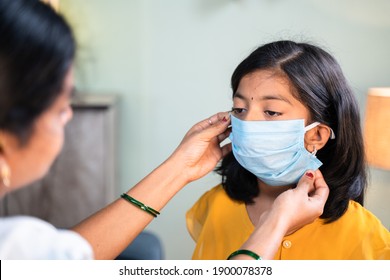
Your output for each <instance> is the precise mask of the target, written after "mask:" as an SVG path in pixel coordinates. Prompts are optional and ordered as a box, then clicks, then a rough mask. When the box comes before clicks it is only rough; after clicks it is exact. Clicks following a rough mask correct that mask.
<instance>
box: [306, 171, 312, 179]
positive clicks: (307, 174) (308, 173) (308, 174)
mask: <svg viewBox="0 0 390 280" xmlns="http://www.w3.org/2000/svg"><path fill="white" fill-rule="evenodd" d="M305 175H306V176H307V177H309V178H310V179H313V178H314V174H313V173H311V172H306V174H305Z"/></svg>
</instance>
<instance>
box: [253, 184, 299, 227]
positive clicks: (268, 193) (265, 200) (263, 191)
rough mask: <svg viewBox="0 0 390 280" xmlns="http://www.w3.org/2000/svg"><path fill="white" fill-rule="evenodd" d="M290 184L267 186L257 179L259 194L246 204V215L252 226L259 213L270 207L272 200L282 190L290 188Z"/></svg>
mask: <svg viewBox="0 0 390 280" xmlns="http://www.w3.org/2000/svg"><path fill="white" fill-rule="evenodd" d="M291 187H292V186H291V185H290V186H277V187H274V186H269V185H267V184H265V183H263V182H262V181H260V180H258V188H259V190H260V192H259V195H258V196H257V197H255V198H253V201H254V203H253V204H247V205H246V210H247V212H248V216H249V218H250V220H251V222H252V224H253V225H254V226H256V224H257V222H258V221H259V219H260V217H261V215H262V214H263V213H265V212H266V211H268V210H269V209H270V208H271V207H272V203H273V202H274V200H275V199H276V198H277V197H278V196H279V195H280V194H281V193H282V192H284V191H286V190H288V189H290V188H291Z"/></svg>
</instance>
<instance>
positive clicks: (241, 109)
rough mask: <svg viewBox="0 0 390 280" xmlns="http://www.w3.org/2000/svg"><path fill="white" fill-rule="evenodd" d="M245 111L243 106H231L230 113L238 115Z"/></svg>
mask: <svg viewBox="0 0 390 280" xmlns="http://www.w3.org/2000/svg"><path fill="white" fill-rule="evenodd" d="M244 111H245V109H244V108H232V113H233V114H234V115H240V114H241V113H243V112H244Z"/></svg>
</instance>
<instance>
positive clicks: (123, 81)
mask: <svg viewBox="0 0 390 280" xmlns="http://www.w3.org/2000/svg"><path fill="white" fill-rule="evenodd" d="M59 12H60V13H62V14H63V15H64V16H65V17H66V18H67V19H68V21H69V22H70V24H71V25H72V27H73V28H74V31H75V34H76V38H77V41H78V45H79V49H78V57H77V62H76V69H77V72H76V80H77V81H76V87H77V89H78V90H79V91H80V92H88V93H92V94H94V95H99V94H101V95H106V94H113V95H115V96H117V98H118V100H119V102H118V130H117V134H118V135H117V137H118V147H117V156H118V157H117V158H118V165H117V166H118V168H117V170H116V171H117V174H118V178H117V180H116V184H117V186H115V187H116V189H117V195H118V196H119V194H120V193H121V192H123V191H125V190H127V189H128V188H130V187H131V186H133V185H134V184H136V183H137V182H138V181H139V180H140V179H142V177H144V176H145V175H147V174H148V173H149V172H150V171H151V170H152V169H154V168H155V167H156V166H157V165H158V164H160V163H161V162H162V161H163V160H165V159H166V158H167V157H168V156H169V155H170V154H171V152H172V151H173V150H174V149H175V147H176V146H177V145H178V144H179V142H180V141H181V139H182V137H183V136H184V134H185V132H186V131H187V130H188V129H189V128H190V127H191V126H192V125H193V124H194V123H196V122H198V121H200V120H202V119H204V118H207V117H209V116H210V115H212V114H214V113H216V112H218V111H226V110H229V109H230V107H231V90H230V84H229V82H230V76H231V74H232V72H233V70H234V69H235V67H236V66H237V65H238V63H240V62H241V60H242V59H244V58H245V57H246V56H247V55H248V54H249V53H250V52H251V51H252V50H254V49H255V48H256V47H257V46H258V45H261V44H264V43H267V42H270V41H274V40H280V39H292V40H296V41H305V42H310V43H314V44H317V45H319V46H320V47H322V48H324V49H325V50H327V51H329V52H330V53H331V54H333V55H334V56H335V57H336V59H337V60H338V61H339V63H340V64H341V67H342V68H343V70H344V73H345V75H346V77H347V78H348V80H349V82H350V84H351V85H352V88H353V89H354V90H355V93H356V97H357V99H358V101H359V104H360V107H361V114H362V120H364V114H365V107H366V105H365V104H366V100H367V92H368V89H369V88H371V87H385V86H390V17H389V13H390V1H388V0H372V1H365V0H328V1H321V0H164V1H162V0H112V1H107V0H83V1H79V0H61V1H60V3H59ZM351 125H357V124H351ZM362 125H363V123H362ZM377 137H381V135H377ZM389 144H390V143H389ZM389 149H390V145H389ZM177 168H180V166H178V167H177ZM219 181H220V178H219V177H218V176H216V175H215V174H213V173H211V174H209V175H207V176H206V177H204V178H202V179H200V180H198V181H196V182H194V183H191V184H190V185H188V186H187V187H185V188H184V189H183V190H182V191H181V192H180V193H179V194H178V195H177V196H176V197H174V198H173V200H172V201H171V202H170V203H169V204H168V205H167V206H166V207H165V208H164V209H163V210H162V211H161V215H160V216H159V217H158V218H157V219H155V220H154V221H153V222H152V223H151V225H150V226H148V228H147V230H148V231H151V232H153V233H155V234H156V235H157V236H158V237H159V238H160V239H161V240H162V244H163V248H164V254H165V258H166V259H190V258H191V255H192V250H193V248H194V242H193V240H192V239H191V237H190V236H189V234H188V233H187V230H186V225H185V212H186V210H187V209H189V208H190V207H191V206H192V204H193V203H194V202H195V201H196V200H197V199H198V198H199V197H200V195H201V194H202V193H204V192H205V191H206V190H208V189H210V188H211V187H213V186H215V185H216V184H218V183H219ZM389 182H390V171H386V170H381V169H377V168H370V185H369V191H368V194H367V200H366V206H367V208H368V209H369V210H371V211H372V212H373V213H374V214H375V215H376V216H377V217H378V218H380V219H381V221H382V223H383V224H384V225H385V226H386V227H387V228H389V227H390V184H389ZM129 223H131V221H129Z"/></svg>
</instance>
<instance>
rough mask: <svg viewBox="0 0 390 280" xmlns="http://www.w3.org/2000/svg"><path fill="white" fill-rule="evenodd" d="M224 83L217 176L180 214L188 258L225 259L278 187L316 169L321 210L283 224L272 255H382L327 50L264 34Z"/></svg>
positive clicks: (356, 124)
mask: <svg viewBox="0 0 390 280" xmlns="http://www.w3.org/2000/svg"><path fill="white" fill-rule="evenodd" d="M231 84H232V89H233V108H232V113H231V119H232V120H231V122H232V133H231V135H230V139H231V141H232V148H233V149H232V152H231V153H230V154H228V155H227V156H226V157H225V158H224V159H223V161H222V163H221V165H220V166H219V168H218V169H217V172H218V173H219V174H220V175H222V184H221V185H218V186H216V187H214V188H213V189H211V190H210V191H208V192H206V193H205V194H204V195H203V196H202V197H201V198H200V199H199V201H198V202H197V203H196V204H195V205H194V206H193V207H192V208H191V209H190V210H189V211H188V212H187V216H186V218H187V226H188V230H189V232H190V234H191V236H192V237H193V239H194V240H195V241H196V248H195V251H194V253H193V259H226V258H227V257H228V256H229V255H230V254H231V253H232V252H233V251H235V250H237V249H238V248H239V247H240V246H241V244H242V243H243V242H244V241H245V240H246V239H247V238H248V236H249V235H250V234H251V233H252V232H253V230H254V228H255V227H256V225H257V224H258V223H259V221H261V219H260V218H261V216H262V214H264V213H266V212H267V211H269V209H270V208H271V207H272V205H273V202H274V200H275V199H276V198H277V197H278V196H279V195H280V194H281V193H283V192H285V191H286V190H288V189H291V188H294V187H295V186H296V183H297V182H298V179H299V178H300V177H301V176H302V175H304V174H305V172H306V171H307V170H316V169H318V168H319V169H320V170H321V172H322V174H323V176H324V178H325V181H326V182H327V184H328V186H329V189H330V193H329V197H328V200H327V202H326V204H325V208H324V211H323V214H322V215H321V216H320V218H319V219H316V220H315V221H314V222H312V223H310V224H308V225H306V226H304V227H302V228H301V229H299V230H296V231H295V232H288V233H287V235H286V236H285V237H284V239H283V240H282V241H281V243H280V246H279V249H278V251H277V252H276V254H275V256H274V258H275V259H390V233H389V231H388V230H387V229H386V228H385V227H384V226H383V225H382V224H381V222H380V221H379V220H378V219H377V218H376V217H375V216H374V215H373V214H372V213H370V212H369V211H368V210H367V209H365V208H364V207H363V200H364V192H365V189H366V185H367V182H366V165H365V158H364V147H363V138H362V131H361V127H360V118H359V110H358V106H357V103H356V101H355V98H354V95H353V93H352V90H351V89H350V87H349V86H348V84H347V81H346V79H345V77H344V75H343V73H342V71H341V69H340V66H339V65H338V63H337V62H336V61H335V59H334V58H333V57H332V56H331V55H330V54H328V53H327V52H325V51H324V50H322V49H320V48H318V47H316V46H313V45H309V44H305V43H295V42H291V41H278V42H273V43H269V44H266V45H264V46H261V47H259V48H258V49H256V50H255V51H254V52H252V53H251V54H250V55H249V56H248V57H247V58H246V59H245V60H244V61H242V62H241V63H240V64H239V65H238V67H237V68H236V70H235V71H234V73H233V75H232V79H231ZM309 175H310V173H309V174H308V176H309ZM260 242H261V241H260Z"/></svg>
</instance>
